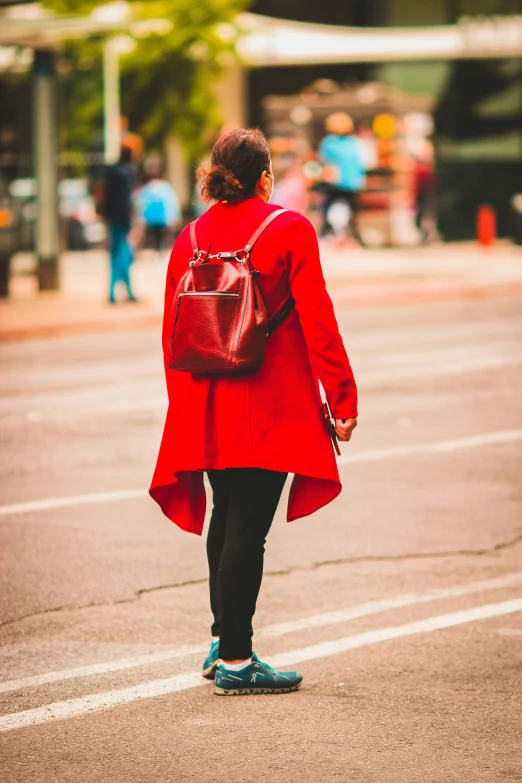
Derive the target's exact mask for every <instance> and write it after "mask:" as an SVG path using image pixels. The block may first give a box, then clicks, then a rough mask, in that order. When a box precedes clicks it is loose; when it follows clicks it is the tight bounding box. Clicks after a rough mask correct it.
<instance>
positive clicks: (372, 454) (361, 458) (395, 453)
mask: <svg viewBox="0 0 522 783" xmlns="http://www.w3.org/2000/svg"><path fill="white" fill-rule="evenodd" d="M518 440H522V429H517V430H501V431H500V432H485V433H482V434H480V435H470V436H468V437H466V438H453V439H452V440H439V441H435V442H433V443H410V444H408V445H407V446H391V447H390V448H388V449H371V450H368V451H359V452H355V453H354V454H343V455H342V456H341V457H339V458H338V460H337V461H338V463H339V464H340V465H348V464H353V463H356V462H376V461H378V460H380V459H393V458H395V457H407V456H409V455H410V454H444V453H446V452H451V451H460V450H461V449H473V448H477V447H478V446H493V445H495V444H497V443H512V442H514V441H518ZM342 447H343V444H342V443H341V448H342ZM1 508H2V507H1V506H0V514H1Z"/></svg>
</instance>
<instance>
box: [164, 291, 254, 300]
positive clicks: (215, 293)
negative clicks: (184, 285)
mask: <svg viewBox="0 0 522 783" xmlns="http://www.w3.org/2000/svg"><path fill="white" fill-rule="evenodd" d="M182 296H239V292H236V293H234V292H232V291H184V292H183V293H182V294H178V299H181V297H182Z"/></svg>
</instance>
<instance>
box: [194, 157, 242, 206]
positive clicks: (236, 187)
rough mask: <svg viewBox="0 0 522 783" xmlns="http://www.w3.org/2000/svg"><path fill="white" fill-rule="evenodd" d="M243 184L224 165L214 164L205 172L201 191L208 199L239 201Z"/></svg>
mask: <svg viewBox="0 0 522 783" xmlns="http://www.w3.org/2000/svg"><path fill="white" fill-rule="evenodd" d="M243 190H244V185H242V184H241V182H240V181H239V180H238V178H237V177H236V176H235V175H234V174H233V173H232V172H231V171H230V170H229V169H227V168H225V166H221V165H214V166H212V165H211V166H210V168H209V169H208V170H207V171H206V172H205V179H204V182H203V184H202V187H201V192H202V194H203V196H204V197H206V198H207V199H208V200H209V201H212V200H216V201H219V200H220V199H222V200H223V201H230V202H234V201H240V200H241V198H242V197H243Z"/></svg>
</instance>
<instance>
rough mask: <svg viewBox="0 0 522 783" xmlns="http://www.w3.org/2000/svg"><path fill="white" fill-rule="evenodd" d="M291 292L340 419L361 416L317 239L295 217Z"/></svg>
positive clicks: (289, 258)
mask: <svg viewBox="0 0 522 783" xmlns="http://www.w3.org/2000/svg"><path fill="white" fill-rule="evenodd" d="M285 233H287V237H288V238H289V245H288V247H289V250H288V251H287V253H286V261H287V268H288V274H289V282H290V290H291V292H292V296H293V298H294V300H295V307H296V310H297V313H298V315H299V321H300V323H301V327H302V329H303V332H304V336H305V340H306V344H307V346H308V352H309V354H310V359H311V361H312V366H313V368H314V372H315V374H316V376H317V377H318V378H319V380H320V381H321V383H322V385H323V387H324V390H325V392H326V399H327V400H328V404H329V405H330V410H331V411H332V415H333V416H334V417H335V418H336V419H349V418H355V417H356V416H357V387H356V385H355V380H354V377H353V372H352V368H351V366H350V362H349V360H348V356H347V354H346V350H345V348H344V345H343V341H342V338H341V335H340V334H339V327H338V326H337V321H336V318H335V314H334V310H333V305H332V301H331V299H330V297H329V296H328V292H327V291H326V285H325V282H324V277H323V272H322V269H321V261H320V258H319V246H318V243H317V236H316V233H315V229H314V228H313V226H312V224H311V223H310V221H309V220H307V219H306V218H304V217H302V216H300V215H295V217H293V218H292V220H291V221H290V222H289V224H288V226H287V229H286V232H285Z"/></svg>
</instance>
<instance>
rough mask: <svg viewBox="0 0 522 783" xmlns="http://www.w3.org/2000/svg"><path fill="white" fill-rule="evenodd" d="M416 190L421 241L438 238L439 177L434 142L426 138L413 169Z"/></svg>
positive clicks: (416, 213)
mask: <svg viewBox="0 0 522 783" xmlns="http://www.w3.org/2000/svg"><path fill="white" fill-rule="evenodd" d="M413 179H414V191H415V225H416V226H417V228H418V229H419V233H420V236H421V242H422V243H423V244H429V242H431V241H433V240H435V239H438V235H437V229H436V221H435V194H436V192H437V177H436V174H435V155H434V150H433V144H432V143H431V141H428V140H426V141H425V142H424V144H423V145H422V149H421V151H420V153H419V154H418V155H417V157H416V159H415V165H414V169H413Z"/></svg>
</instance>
